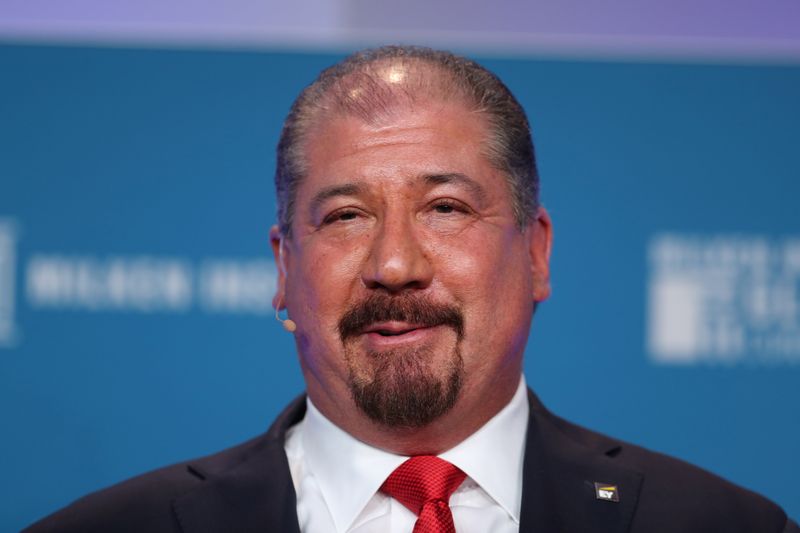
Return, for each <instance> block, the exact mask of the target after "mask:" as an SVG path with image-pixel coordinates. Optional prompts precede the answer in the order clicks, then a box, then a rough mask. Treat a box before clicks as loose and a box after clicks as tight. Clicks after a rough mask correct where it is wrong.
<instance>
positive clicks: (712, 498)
mask: <svg viewBox="0 0 800 533" xmlns="http://www.w3.org/2000/svg"><path fill="white" fill-rule="evenodd" d="M529 399H530V406H531V410H530V420H529V424H528V435H527V440H526V451H525V461H524V466H523V470H524V472H523V495H522V516H521V522H520V531H521V532H528V531H530V532H535V533H549V532H576V533H587V532H594V531H596V532H604V533H611V532H617V533H622V532H635V533H659V532H680V533H690V532H703V533H709V532H715V531H719V532H725V533H736V532H758V533H771V532H774V533H800V528H798V527H797V524H795V523H794V522H792V521H791V520H788V519H787V517H786V514H785V513H784V512H783V511H782V510H781V509H780V508H779V507H778V506H776V505H775V504H773V503H771V502H770V501H768V500H766V499H764V498H763V497H761V496H759V495H757V494H755V493H752V492H750V491H748V490H745V489H743V488H740V487H737V486H735V485H732V484H731V483H728V482H727V481H724V480H722V479H720V478H718V477H716V476H714V475H713V474H710V473H708V472H705V471H703V470H701V469H699V468H696V467H694V466H691V465H689V464H687V463H684V462H682V461H679V460H676V459H672V458H670V457H667V456H664V455H661V454H657V453H653V452H650V451H647V450H645V449H643V448H640V447H638V446H634V445H631V444H626V443H622V442H619V441H616V440H613V439H610V438H608V437H605V436H603V435H600V434H597V433H594V432H591V431H588V430H586V429H583V428H581V427H578V426H576V425H574V424H571V423H569V422H567V421H565V420H562V419H560V418H558V417H556V416H554V415H553V414H551V413H550V412H549V411H547V409H545V408H544V406H543V405H542V404H541V403H540V402H539V400H538V399H537V398H536V396H535V395H534V394H533V393H530V394H529ZM304 400H305V399H304V398H303V397H301V398H298V399H297V400H295V401H294V402H293V403H292V404H291V405H290V406H289V407H288V408H287V409H286V410H285V411H284V412H283V413H282V414H281V415H280V416H279V417H278V419H277V420H276V421H275V423H274V424H273V425H272V427H271V428H270V429H269V431H268V432H267V433H266V434H265V435H262V436H260V437H257V438H255V439H253V440H250V441H248V442H245V443H244V444H241V445H239V446H236V447H234V448H230V449H228V450H225V451H223V452H220V453H217V454H215V455H211V456H208V457H204V458H201V459H198V460H195V461H190V462H188V463H180V464H176V465H173V466H169V467H166V468H162V469H160V470H156V471H154V472H151V473H148V474H144V475H142V476H139V477H136V478H133V479H130V480H128V481H125V482H123V483H120V484H118V485H115V486H113V487H110V488H108V489H105V490H102V491H99V492H96V493H94V494H90V495H88V496H86V497H84V498H82V499H80V500H78V501H76V502H75V503H73V504H72V505H70V506H69V507H67V508H65V509H62V510H61V511H59V512H57V513H55V514H53V515H51V516H49V517H47V518H45V519H44V520H42V521H41V522H38V523H36V524H34V525H33V526H31V527H30V529H29V530H28V531H30V532H44V531H53V532H55V531H57V532H76V533H77V532H81V533H91V532H103V533H107V532H128V531H130V532H134V531H135V532H148V533H161V532H164V533H166V532H170V533H173V532H181V533H201V532H208V533H212V532H213V533H219V532H237V533H239V532H242V533H243V532H259V533H265V532H287V533H296V532H299V527H298V523H297V513H296V503H295V493H294V488H293V485H292V479H291V474H290V473H289V464H288V462H287V459H286V455H285V453H284V449H283V444H284V437H285V434H286V430H287V429H288V428H289V427H291V426H292V425H293V424H295V423H297V422H298V421H299V420H301V419H302V417H303V415H304V413H305V401H304ZM487 460H490V459H489V458H487ZM595 482H600V483H603V484H609V485H615V486H616V487H617V491H618V496H619V501H618V502H612V501H605V500H600V499H598V498H597V494H596V489H595Z"/></svg>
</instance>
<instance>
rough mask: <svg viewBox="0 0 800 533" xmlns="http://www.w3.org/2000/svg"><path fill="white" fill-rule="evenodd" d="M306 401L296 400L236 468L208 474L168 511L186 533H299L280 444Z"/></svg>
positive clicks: (293, 499)
mask: <svg viewBox="0 0 800 533" xmlns="http://www.w3.org/2000/svg"><path fill="white" fill-rule="evenodd" d="M304 414H305V396H303V397H301V398H299V399H298V400H295V402H293V403H292V405H290V406H289V407H288V408H287V409H286V410H285V411H284V412H283V413H282V414H281V415H280V416H279V417H278V419H277V420H276V421H275V423H274V424H273V425H272V427H271V428H270V430H269V431H268V432H267V434H266V435H265V437H264V438H263V440H262V441H261V442H260V443H259V444H258V445H257V446H256V447H254V449H253V450H252V452H251V453H250V454H249V455H248V456H247V457H245V458H244V460H242V461H241V462H240V463H238V464H237V465H236V466H234V467H233V468H231V469H229V470H225V471H224V472H221V473H219V474H207V478H206V480H205V483H203V484H202V485H201V486H200V487H199V488H198V489H196V490H194V491H192V492H190V493H188V494H185V495H184V496H181V497H179V498H177V499H176V500H175V501H174V502H173V509H174V510H175V514H176V516H177V517H178V522H179V523H180V525H181V528H182V529H183V531H184V532H185V533H204V532H207V533H212V532H219V531H236V532H237V533H249V532H253V533H255V532H259V533H263V532H264V531H281V532H286V533H299V532H300V526H299V525H298V522H297V502H296V497H295V492H294V486H293V484H292V476H291V473H290V471H289V463H288V461H287V459H286V453H285V452H284V448H283V444H284V438H285V435H286V430H287V429H288V428H289V427H291V426H292V425H294V424H295V423H296V422H298V421H299V420H300V419H302V418H303V415H304Z"/></svg>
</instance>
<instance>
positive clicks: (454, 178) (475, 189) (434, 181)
mask: <svg viewBox="0 0 800 533" xmlns="http://www.w3.org/2000/svg"><path fill="white" fill-rule="evenodd" d="M422 179H423V180H424V181H425V183H427V184H428V185H444V184H446V183H458V184H460V185H463V186H465V187H466V188H467V189H469V190H470V191H471V192H472V193H473V194H475V195H477V196H478V197H479V198H483V197H484V193H485V191H484V189H483V186H482V185H481V184H480V183H478V182H477V181H475V180H474V179H472V178H470V177H469V176H467V175H466V174H460V173H458V172H451V173H447V174H426V175H425V176H423V177H422Z"/></svg>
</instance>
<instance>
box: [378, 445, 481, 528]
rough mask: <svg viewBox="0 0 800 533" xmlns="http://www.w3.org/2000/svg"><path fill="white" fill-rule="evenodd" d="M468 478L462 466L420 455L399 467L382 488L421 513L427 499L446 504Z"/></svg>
mask: <svg viewBox="0 0 800 533" xmlns="http://www.w3.org/2000/svg"><path fill="white" fill-rule="evenodd" d="M465 477H467V475H466V474H465V473H464V472H462V471H461V469H459V468H458V467H457V466H455V465H452V464H450V463H448V462H447V461H445V460H444V459H439V458H438V457H436V456H434V455H418V456H416V457H411V458H410V459H408V460H407V461H406V462H405V463H403V464H401V465H400V466H398V467H397V468H396V469H395V471H394V472H392V473H391V474H390V475H389V477H388V478H386V481H385V482H384V483H383V486H381V490H382V491H383V492H385V493H386V494H388V495H389V496H391V497H393V498H395V499H396V500H397V501H399V502H400V503H402V504H403V505H405V506H406V507H408V508H409V509H410V510H411V511H413V512H414V514H417V515H419V514H420V512H421V511H422V508H423V506H424V505H425V504H426V503H428V502H436V501H441V502H443V503H444V505H445V506H447V503H448V502H449V501H450V495H451V494H453V492H454V491H455V490H456V489H457V488H458V486H459V485H461V483H462V482H463V481H464V478H465Z"/></svg>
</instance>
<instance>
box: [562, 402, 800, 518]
mask: <svg viewBox="0 0 800 533" xmlns="http://www.w3.org/2000/svg"><path fill="white" fill-rule="evenodd" d="M553 418H554V419H555V424H556V426H557V427H558V428H559V429H560V430H561V431H562V432H563V433H564V434H565V435H567V436H568V437H570V438H571V439H573V440H577V441H579V442H581V443H582V444H583V445H585V446H588V447H590V448H593V449H595V450H597V451H599V452H600V453H602V454H604V455H605V456H606V458H607V459H608V460H609V461H612V462H613V463H615V464H617V465H618V466H622V467H625V468H629V469H632V470H635V471H637V472H639V473H640V474H641V477H642V484H641V489H640V492H639V503H638V506H637V511H636V514H635V516H634V522H633V526H634V527H633V528H632V531H648V532H650V531H653V532H655V531H718V530H719V528H720V517H722V516H724V517H725V518H724V522H725V523H727V524H735V526H734V527H732V528H729V529H726V531H743V532H745V531H748V532H749V531H759V532H762V531H763V532H770V531H774V532H776V533H779V532H782V531H784V528H785V527H786V526H787V523H788V517H787V516H786V513H785V512H784V511H783V510H782V509H781V508H780V507H779V506H778V505H776V504H775V503H773V502H771V501H770V500H768V499H767V498H765V497H763V496H761V495H760V494H757V493H755V492H753V491H750V490H748V489H746V488H744V487H741V486H739V485H736V484H734V483H732V482H730V481H728V480H726V479H723V478H722V477H720V476H718V475H716V474H713V473H711V472H709V471H707V470H705V469H703V468H700V467H698V466H695V465H692V464H690V463H687V462H686V461H683V460H681V459H677V458H675V457H671V456H669V455H666V454H663V453H659V452H655V451H652V450H649V449H647V448H644V447H642V446H638V445H635V444H631V443H628V442H624V441H620V440H617V439H614V438H611V437H608V436H606V435H604V434H602V433H598V432H595V431H592V430H589V429H586V428H583V427H580V426H578V425H576V424H573V423H571V422H567V421H566V420H563V419H561V418H558V417H555V416H554V417H553ZM667 524H668V525H667Z"/></svg>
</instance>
